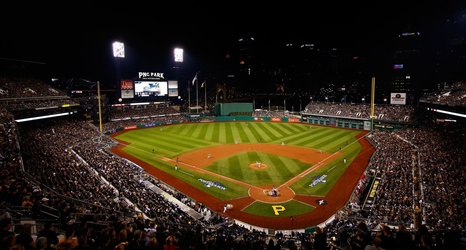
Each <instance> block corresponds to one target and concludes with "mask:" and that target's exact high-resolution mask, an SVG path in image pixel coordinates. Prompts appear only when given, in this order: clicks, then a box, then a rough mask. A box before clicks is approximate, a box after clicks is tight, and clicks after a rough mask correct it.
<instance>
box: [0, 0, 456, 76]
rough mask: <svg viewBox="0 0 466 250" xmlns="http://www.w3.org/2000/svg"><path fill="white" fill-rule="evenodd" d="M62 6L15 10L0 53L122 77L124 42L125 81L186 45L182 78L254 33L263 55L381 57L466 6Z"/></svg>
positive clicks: (67, 71) (65, 70) (165, 63)
mask: <svg viewBox="0 0 466 250" xmlns="http://www.w3.org/2000/svg"><path fill="white" fill-rule="evenodd" d="M462 5H463V6H462ZM56 7H57V9H54V10H51V9H47V8H45V7H44V6H42V5H41V6H40V8H35V6H32V5H31V6H28V7H22V8H21V11H22V15H21V20H22V22H19V20H18V17H17V16H15V13H14V12H8V14H7V15H6V16H4V17H3V18H5V19H6V20H5V22H3V23H4V24H5V25H4V26H5V29H4V31H3V35H2V37H3V39H2V42H1V44H2V45H1V47H0V49H1V54H0V57H2V58H12V59H15V60H16V59H17V60H26V61H33V62H44V63H46V64H47V65H48V66H49V68H50V70H51V74H52V76H56V77H70V78H73V77H74V78H84V79H89V80H94V81H96V80H100V81H102V82H103V83H107V82H113V83H115V82H116V81H115V79H114V78H115V77H116V75H117V73H116V72H115V71H116V68H117V65H116V64H117V63H116V62H115V60H114V58H113V57H112V54H111V43H112V42H114V41H121V42H123V43H125V50H126V58H124V59H123V60H121V61H122V62H121V63H119V64H120V65H119V67H120V70H121V74H122V77H129V76H130V75H133V76H136V73H137V72H138V71H161V72H163V71H167V70H168V69H170V68H171V67H172V66H173V64H174V63H173V49H174V48H175V47H181V48H183V49H184V51H185V63H184V64H183V69H184V72H183V74H184V75H185V76H186V77H191V75H194V73H195V72H197V71H199V70H202V71H203V72H206V71H209V70H212V69H213V68H214V67H215V66H216V65H218V62H219V61H221V60H223V59H224V57H225V55H226V54H228V53H232V50H233V49H234V48H235V43H236V41H237V40H238V39H239V38H240V37H247V36H254V37H255V38H256V42H257V43H258V44H260V46H261V47H262V49H263V50H264V51H267V49H269V48H270V50H272V49H275V48H276V46H277V44H285V43H286V42H293V43H301V44H304V43H314V44H316V46H317V47H319V48H327V49H331V48H334V47H335V48H338V49H339V50H340V51H343V53H345V54H346V55H354V56H360V55H364V54H365V55H373V56H375V55H378V54H377V53H379V52H376V51H377V50H379V49H381V48H383V46H384V44H385V43H386V42H387V41H389V40H390V39H394V38H395V37H396V36H397V35H398V34H400V33H401V32H410V31H412V32H417V31H421V32H424V31H426V30H427V29H431V28H432V27H438V26H439V24H440V23H442V22H445V21H450V22H451V21H452V20H453V21H456V20H455V18H461V17H464V15H461V13H462V11H463V12H464V4H460V3H456V2H449V3H442V5H440V4H438V3H437V4H433V3H425V4H422V5H416V4H414V3H408V4H406V3H403V2H401V1H391V2H388V3H371V4H369V5H366V4H361V3H347V4H340V5H339V6H338V7H337V6H334V5H332V3H326V4H324V5H323V6H318V7H317V6H316V7H311V8H309V7H304V6H299V5H297V4H288V5H268V6H250V5H247V3H246V2H244V3H242V2H234V3H231V4H228V3H224V4H220V3H217V4H215V3H214V4H211V3H202V2H201V3H191V2H184V1H177V2H171V3H166V4H164V5H160V6H158V7H157V8H155V9H154V8H149V7H147V6H145V5H137V4H130V5H128V6H127V7H125V8H122V7H120V6H117V5H115V6H106V7H97V6H93V5H87V4H85V3H82V4H80V5H71V6H70V7H68V6H67V7H61V6H56ZM448 19H449V20H448ZM463 22H464V21H463ZM422 34H423V35H424V34H425V33H422ZM463 35H464V34H463ZM270 53H271V54H269V56H273V55H272V53H273V51H270ZM210 74H213V73H210Z"/></svg>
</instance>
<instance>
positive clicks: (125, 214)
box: [0, 85, 466, 249]
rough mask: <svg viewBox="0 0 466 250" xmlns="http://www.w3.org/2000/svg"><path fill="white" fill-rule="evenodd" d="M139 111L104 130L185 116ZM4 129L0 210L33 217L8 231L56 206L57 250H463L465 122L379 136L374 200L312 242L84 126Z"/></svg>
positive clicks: (7, 118)
mask: <svg viewBox="0 0 466 250" xmlns="http://www.w3.org/2000/svg"><path fill="white" fill-rule="evenodd" d="M9 86H10V85H9ZM10 87H11V86H10ZM13 92H14V91H11V93H13ZM17 93H21V92H17ZM380 108H381V109H380V110H379V109H377V106H376V112H375V113H376V115H377V116H378V117H380V115H383V116H382V117H383V119H393V120H394V121H400V120H402V121H407V120H408V121H409V120H410V119H406V118H405V117H407V116H408V117H411V116H410V115H411V111H412V108H411V107H403V106H380ZM368 110H369V107H368V106H366V105H353V104H333V103H315V102H314V103H310V104H309V105H307V106H306V111H307V112H309V113H316V114H326V115H331V116H345V117H361V118H368V117H369V113H368ZM139 112H140V113H138V111H133V110H131V111H130V112H127V111H124V112H123V111H122V113H123V114H119V113H118V116H116V117H121V118H124V117H130V119H119V120H118V121H111V122H108V123H106V124H104V128H105V129H104V131H112V130H115V129H116V128H121V127H124V126H126V125H134V124H135V123H137V124H144V123H156V122H161V123H163V124H170V121H171V119H176V120H178V119H180V120H181V119H183V116H178V115H176V114H177V113H178V112H177V111H176V110H174V109H170V108H161V110H157V111H155V112H153V110H142V111H141V110H139ZM147 112H149V113H147ZM152 114H154V115H152ZM170 114H173V116H171V115H170ZM157 115H163V116H161V117H158V116H157ZM152 116H153V117H152ZM141 117H142V118H141ZM141 119H142V120H141ZM159 119H161V120H159ZM0 131H1V136H0V145H1V146H0V164H1V171H0V174H1V179H0V188H1V189H0V200H1V201H2V202H3V203H2V207H0V210H2V211H3V212H5V211H6V208H7V207H15V206H18V207H25V208H27V211H30V214H27V215H24V214H15V213H13V214H12V215H10V216H8V215H3V214H4V213H2V216H3V218H0V226H1V227H2V229H4V228H8V227H9V226H10V225H11V224H12V222H15V221H16V222H17V221H18V220H20V219H21V216H25V217H31V218H37V217H38V216H40V215H41V213H40V212H41V210H42V209H44V208H45V207H50V208H52V209H55V210H56V211H58V214H59V217H60V220H59V221H58V222H57V223H58V224H57V226H58V227H59V228H60V229H61V230H62V234H63V235H62V236H63V237H62V238H61V239H60V242H59V243H56V245H55V247H54V248H55V249H66V248H65V247H67V246H68V247H69V246H74V249H79V248H82V249H166V248H169V247H172V249H173V247H179V248H180V249H319V248H318V246H322V247H323V248H324V249H325V248H334V249H364V248H365V247H366V246H367V245H374V247H382V248H384V249H461V248H460V246H462V244H464V237H465V235H464V232H465V229H466V228H465V218H466V216H465V209H464V207H465V205H466V204H465V202H466V197H464V195H465V194H464V193H465V192H464V188H465V185H464V184H465V183H464V171H465V170H464V155H466V154H465V153H466V152H464V151H465V149H466V147H465V146H466V145H465V142H466V138H465V136H466V134H465V133H464V132H465V131H464V126H463V124H455V123H443V124H429V125H422V126H419V127H411V126H407V127H406V128H404V129H400V130H395V131H388V130H386V131H383V130H375V131H373V132H371V133H370V135H369V136H368V139H369V141H371V142H372V143H373V145H374V146H375V148H376V151H375V153H374V155H373V157H372V159H371V161H370V163H369V165H368V167H367V170H366V172H365V173H364V176H371V177H372V178H361V182H362V183H363V185H362V186H366V187H370V186H371V185H369V184H368V182H370V181H374V180H377V181H378V186H377V189H376V190H375V194H373V196H374V197H375V198H374V200H373V203H371V204H365V203H364V202H365V201H366V199H365V198H364V195H363V193H358V195H355V194H354V195H353V197H352V199H351V200H350V202H349V204H350V203H352V204H353V205H355V206H345V207H344V208H343V209H342V210H341V211H340V212H339V213H337V214H336V216H335V218H334V219H333V220H331V221H329V222H328V223H326V224H325V225H320V226H319V227H318V229H316V233H315V234H307V233H303V232H299V231H296V232H293V233H292V235H283V234H282V233H281V232H277V234H276V235H267V234H266V233H265V231H258V230H256V229H248V228H246V227H244V226H242V225H241V224H240V223H236V222H235V221H234V220H231V219H230V218H227V217H224V216H222V215H219V214H216V213H214V212H212V211H209V209H208V208H206V207H205V206H203V205H202V204H199V203H197V202H196V201H195V200H192V199H190V198H189V197H186V196H185V195H184V194H182V193H179V192H177V191H176V190H174V189H171V188H170V187H169V185H167V184H166V183H162V182H160V181H159V180H158V179H157V177H156V176H149V175H147V174H146V173H145V172H144V170H143V169H141V168H139V167H138V166H136V165H134V164H132V163H131V162H129V161H127V160H125V159H121V158H119V157H117V156H115V155H113V154H112V153H111V152H110V151H108V149H109V148H110V147H112V146H114V145H115V144H116V142H115V141H113V140H112V139H111V138H109V137H107V136H103V135H102V133H100V132H99V130H98V128H97V127H96V126H94V125H92V124H91V123H88V122H86V121H83V120H70V119H69V118H64V119H63V118H62V119H54V120H47V121H41V122H39V123H31V124H17V123H15V122H14V117H13V115H12V114H11V113H10V112H9V110H7V109H5V108H3V109H2V110H1V112H0ZM413 152H416V154H414V153H413ZM413 155H416V157H414V158H413ZM366 182H367V183H366ZM416 183H418V184H419V186H420V190H417V187H416V185H415V184H416ZM356 191H358V189H356ZM167 195H168V196H169V197H171V198H170V199H168V198H167ZM358 196H360V197H358ZM355 197H356V198H355ZM173 200H176V201H178V203H176V202H173ZM180 203H181V204H183V205H185V206H189V207H191V208H192V210H194V211H196V212H197V213H198V214H199V215H200V216H199V217H198V218H194V217H193V216H191V215H190V214H188V213H187V212H185V211H184V210H183V209H181V208H180V205H179V204H180ZM356 207H357V209H355V208H356ZM416 208H417V209H419V211H421V213H420V216H421V217H420V219H421V222H422V223H421V224H420V225H418V226H417V225H416V223H417V222H416V214H415V210H416ZM88 222H92V223H88ZM18 228H19V229H18V230H15V231H16V233H17V234H16V235H17V236H16V237H17V238H18V235H20V233H21V236H20V237H19V239H21V238H22V239H24V241H26V240H27V241H28V242H30V239H29V235H28V234H30V229H29V228H28V226H18ZM7 231H8V230H7ZM150 232H151V233H150ZM4 233H5V232H3V231H2V237H3V236H5V237H3V238H1V239H0V240H1V241H2V242H1V243H2V244H0V245H2V246H6V245H7V243H8V242H9V244H10V246H11V247H9V248H5V249H13V248H14V246H16V245H18V244H17V243H19V242H17V243H14V241H13V243H11V242H10V240H11V236H6V235H4ZM38 236H40V234H39V235H38ZM39 239H41V240H40V241H39ZM462 240H463V242H462ZM43 242H44V240H43V237H37V241H36V242H35V244H32V245H30V246H29V247H30V248H31V249H38V248H37V246H38V245H43ZM322 242H327V245H325V244H322ZM47 244H48V245H49V246H50V244H51V243H47ZM138 246H139V247H138ZM23 247H25V246H24V244H23ZM407 247H410V248H407Z"/></svg>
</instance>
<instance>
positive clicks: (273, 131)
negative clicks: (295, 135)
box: [262, 122, 286, 141]
mask: <svg viewBox="0 0 466 250" xmlns="http://www.w3.org/2000/svg"><path fill="white" fill-rule="evenodd" d="M262 124H263V125H264V126H262V127H263V130H265V133H266V134H267V135H268V136H270V137H271V138H270V140H271V141H273V140H276V139H277V138H281V137H283V136H284V135H286V133H283V132H282V131H281V130H280V129H278V128H277V126H274V123H272V122H269V123H262Z"/></svg>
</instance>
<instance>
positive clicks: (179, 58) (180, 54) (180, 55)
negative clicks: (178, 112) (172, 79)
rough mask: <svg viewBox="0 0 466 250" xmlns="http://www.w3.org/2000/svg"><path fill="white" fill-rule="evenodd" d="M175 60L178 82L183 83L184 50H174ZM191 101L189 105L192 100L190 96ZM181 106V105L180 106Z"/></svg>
mask: <svg viewBox="0 0 466 250" xmlns="http://www.w3.org/2000/svg"><path fill="white" fill-rule="evenodd" d="M173 60H174V61H175V67H174V68H175V70H176V80H177V81H178V83H179V82H181V79H180V78H181V69H182V67H181V66H182V64H183V61H184V50H183V49H182V48H175V49H174V50H173ZM188 95H190V93H189V82H188ZM178 99H179V100H180V99H181V97H180V96H179V95H178ZM188 99H189V103H191V99H190V96H189V97H188ZM180 105H181V104H180Z"/></svg>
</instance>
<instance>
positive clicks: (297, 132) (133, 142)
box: [116, 122, 361, 216]
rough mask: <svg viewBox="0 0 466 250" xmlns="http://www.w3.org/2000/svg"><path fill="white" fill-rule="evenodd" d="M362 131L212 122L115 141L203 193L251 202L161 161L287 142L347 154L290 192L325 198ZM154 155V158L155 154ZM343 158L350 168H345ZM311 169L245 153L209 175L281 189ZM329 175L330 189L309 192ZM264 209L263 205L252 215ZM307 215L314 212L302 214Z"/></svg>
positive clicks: (243, 191)
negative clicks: (259, 166) (261, 166)
mask: <svg viewBox="0 0 466 250" xmlns="http://www.w3.org/2000/svg"><path fill="white" fill-rule="evenodd" d="M359 133H360V131H356V130H348V129H339V128H332V127H320V126H313V125H309V124H303V123H277V122H213V123H186V124H177V125H168V126H160V127H153V128H146V129H139V130H131V131H127V132H126V133H123V134H120V135H118V136H116V138H117V139H119V140H122V141H125V142H128V147H125V148H124V149H123V150H124V151H125V152H127V153H129V154H131V155H133V156H135V157H136V158H139V159H141V160H143V161H145V162H147V163H148V164H150V165H152V166H154V167H156V168H159V169H161V170H163V171H165V172H167V173H169V174H172V175H175V176H176V177H177V178H178V179H181V180H183V181H184V182H186V183H188V184H190V185H192V186H194V187H196V188H199V189H201V190H203V191H205V192H206V193H209V194H210V195H212V196H215V197H217V198H219V199H221V200H228V199H233V198H238V197H243V196H247V195H248V193H247V191H248V188H246V187H244V186H241V185H237V184H235V183H232V182H229V181H227V180H222V183H221V184H222V185H223V187H225V189H219V188H212V187H206V185H205V184H204V183H203V182H200V181H199V179H203V180H207V181H214V180H212V179H213V178H212V176H211V175H208V174H202V173H198V172H196V171H193V170H190V169H183V170H182V171H180V170H178V171H176V170H175V169H174V167H173V163H172V162H167V161H164V160H161V159H160V157H167V158H171V159H172V158H176V157H177V156H179V155H182V154H184V153H186V152H190V151H192V150H196V149H199V148H203V147H212V146H219V145H224V144H235V142H236V141H237V142H238V143H259V142H262V143H274V144H279V143H281V142H282V141H286V144H287V145H294V146H299V147H305V148H309V149H313V150H322V151H324V152H327V153H330V154H333V153H335V152H337V151H339V150H340V149H344V150H342V152H343V154H342V155H341V156H340V157H339V158H337V159H335V160H334V161H332V162H330V163H329V164H327V165H326V166H324V167H322V168H319V170H316V171H313V172H311V173H310V174H308V176H306V178H301V179H300V180H299V181H297V182H295V183H294V184H293V185H292V186H291V188H292V189H293V190H294V192H295V193H296V194H308V195H322V196H323V195H325V194H326V193H327V192H328V191H329V190H330V189H331V187H332V186H333V185H331V184H332V183H335V182H336V181H337V180H338V179H339V178H340V176H341V175H342V174H343V172H344V171H345V170H346V168H347V166H349V165H350V163H351V161H352V160H353V159H354V158H355V157H356V156H357V155H358V154H359V152H360V150H361V146H360V144H359V143H357V142H355V138H354V137H355V136H356V135H357V134H359ZM153 149H154V154H155V155H156V156H157V157H154V154H153V153H152V150H153ZM343 158H346V159H347V162H346V163H344V162H343ZM255 161H259V162H262V163H265V164H267V165H268V168H267V171H253V170H252V169H250V168H238V167H235V166H242V165H244V164H249V163H250V162H255ZM310 167H312V165H310V164H309V163H304V162H301V161H299V160H297V159H292V158H288V157H285V156H278V155H272V154H268V153H264V152H242V153H238V154H234V155H232V156H230V157H227V158H224V159H219V160H217V161H214V162H213V163H212V165H210V166H207V167H206V168H204V169H205V170H207V171H209V172H212V173H216V174H221V175H223V176H226V177H228V178H231V179H235V180H241V181H242V182H244V183H248V184H250V185H254V186H256V185H257V186H259V185H277V184H280V183H284V182H286V181H287V180H289V179H291V178H293V177H294V176H296V175H298V174H299V173H302V172H303V171H305V170H306V169H309V168H310ZM323 175H325V177H326V178H325V181H326V183H327V184H329V185H316V186H313V187H310V184H311V183H312V182H313V180H314V179H315V178H319V177H321V176H323ZM258 207H260V204H259V203H257V204H256V203H255V204H254V205H252V206H251V207H250V208H248V209H249V210H253V211H254V210H255V209H258ZM296 207H297V209H300V210H301V209H302V212H303V213H305V212H306V211H308V210H309V209H311V208H300V205H296ZM271 216H272V215H271Z"/></svg>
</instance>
